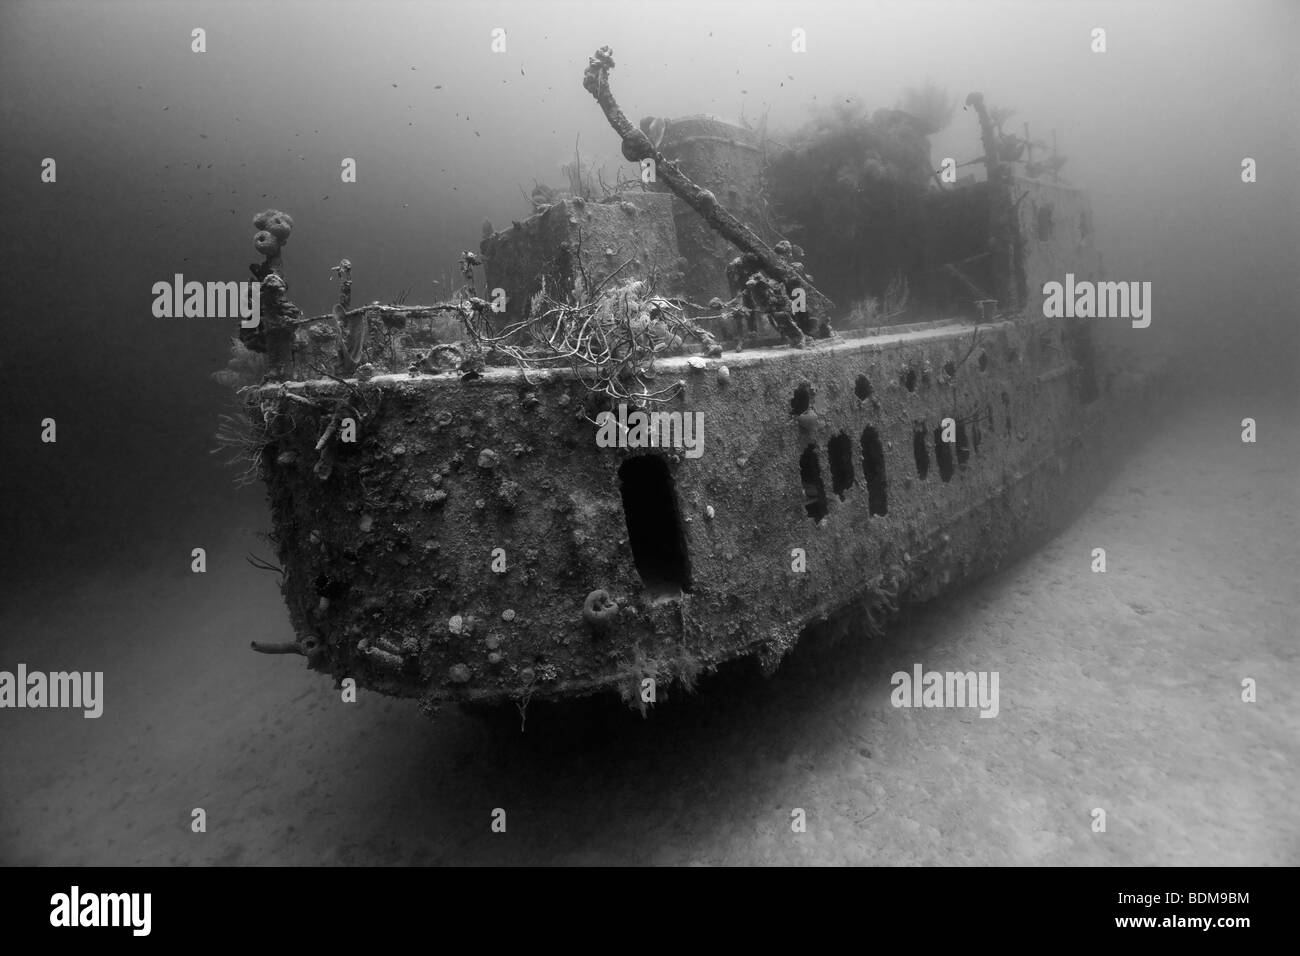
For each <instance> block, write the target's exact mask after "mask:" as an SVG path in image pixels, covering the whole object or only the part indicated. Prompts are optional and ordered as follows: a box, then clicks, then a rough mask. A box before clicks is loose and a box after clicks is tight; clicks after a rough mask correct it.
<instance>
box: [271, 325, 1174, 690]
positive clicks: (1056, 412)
mask: <svg viewBox="0 0 1300 956" xmlns="http://www.w3.org/2000/svg"><path fill="white" fill-rule="evenodd" d="M1069 332H1070V330H1069V329H1067V328H1066V327H1065V326H1063V325H1062V324H1061V323H1060V322H1052V321H1047V320H1043V319H1037V318H1029V319H1024V318H1021V319H1017V320H1015V321H1010V320H1008V321H1001V322H997V323H992V324H983V325H979V326H975V325H972V324H963V323H929V324H927V325H924V326H918V327H910V328H908V329H905V330H902V331H895V330H889V334H882V335H874V336H863V337H859V338H845V339H843V340H840V341H836V342H834V343H831V344H820V345H818V346H817V347H815V348H809V349H803V350H797V349H783V348H776V349H756V350H751V351H746V352H739V353H730V354H728V355H726V356H724V357H722V358H718V359H707V360H705V359H700V358H698V357H691V358H688V357H680V358H671V359H666V360H662V361H660V362H659V363H658V366H657V378H656V382H659V383H661V384H662V385H664V386H667V385H670V384H672V383H673V382H677V381H680V382H681V383H682V384H681V388H680V389H679V390H678V394H677V395H676V397H675V398H673V399H672V400H671V401H669V402H668V403H667V404H665V405H663V406H659V409H658V410H660V411H661V412H679V413H681V415H683V416H694V417H693V421H695V422H698V423H699V424H700V427H701V431H700V433H699V434H698V435H697V436H695V438H696V439H697V440H698V439H701V438H702V445H700V444H691V445H690V446H689V447H688V446H687V443H686V442H681V443H680V444H681V445H682V447H644V442H639V441H638V440H637V438H638V436H637V435H636V434H635V433H632V434H629V433H626V432H624V433H622V434H623V440H622V441H621V443H616V445H615V447H602V445H607V444H609V442H601V441H598V440H597V439H598V435H599V434H600V429H599V428H598V427H597V425H596V424H594V423H593V421H592V419H593V417H596V416H597V413H598V411H599V410H600V406H599V404H598V403H595V402H593V394H592V392H591V390H590V382H589V381H588V380H586V379H584V378H583V377H582V376H580V375H574V374H572V373H567V372H565V373H548V374H531V375H529V376H528V378H527V379H525V378H524V377H523V376H522V374H521V373H519V372H518V371H517V370H514V369H510V370H507V369H497V368H488V369H486V370H484V372H483V374H482V375H480V376H478V377H472V378H469V379H462V377H461V376H460V375H454V374H447V375H424V376H416V377H412V376H408V375H391V376H379V377H376V378H374V379H372V380H370V381H368V382H364V383H361V382H351V383H341V382H338V381H319V382H300V383H290V384H287V385H284V386H277V387H267V388H263V389H262V390H260V391H259V392H258V393H257V395H256V397H255V399H254V415H255V417H258V416H260V417H261V419H262V421H263V423H265V421H266V418H267V413H268V412H269V415H270V419H271V422H270V424H271V426H272V427H269V428H268V429H267V432H266V434H267V435H268V443H267V445H266V447H265V449H264V451H263V463H264V464H263V471H264V476H265V478H266V481H267V486H268V491H269V498H270V503H271V511H272V517H273V521H274V537H275V540H276V542H277V545H278V548H279V557H280V561H281V565H282V567H283V568H284V570H285V576H284V579H283V584H282V589H283V592H284V596H285V599H286V602H287V604H288V607H289V610H290V614H291V618H292V622H293V626H294V628H295V631H296V632H297V634H298V637H299V641H300V644H301V645H302V646H303V647H304V648H306V649H307V651H308V660H309V665H310V666H312V667H313V668H315V669H318V670H321V671H324V672H327V673H329V674H331V675H332V676H333V677H334V678H335V679H336V681H342V680H344V679H346V678H352V679H354V680H355V681H356V683H357V684H358V685H359V686H362V687H368V688H371V689H373V690H376V691H379V692H381V693H385V694H391V695H396V696H406V697H418V698H421V699H422V700H424V701H425V702H426V703H429V704H436V703H438V702H441V701H460V702H478V703H492V702H505V701H515V702H526V701H528V700H533V699H559V698H564V697H574V696H583V695H588V694H592V693H597V692H602V691H609V690H616V691H618V692H619V693H621V694H622V695H623V696H624V698H625V699H627V700H629V701H630V702H633V703H639V704H644V703H645V702H646V701H647V700H648V699H657V698H658V697H660V696H662V695H663V694H664V693H665V692H666V691H668V690H669V688H670V687H672V686H674V685H685V686H687V687H690V686H691V685H693V683H694V681H695V680H696V678H697V677H698V676H699V675H700V674H702V673H705V672H708V671H710V670H712V669H714V668H716V667H717V666H719V665H720V664H722V663H724V662H726V661H729V660H732V659H736V658H739V657H744V656H748V655H754V656H757V658H758V659H759V660H760V661H761V662H762V663H763V664H764V666H765V667H768V668H770V667H774V666H775V665H776V664H777V663H778V662H779V661H780V659H781V657H782V656H783V655H784V654H785V653H786V652H787V651H788V650H789V649H790V647H791V646H793V644H794V643H795V642H796V641H797V639H798V638H799V636H800V634H801V633H803V632H804V631H805V630H806V629H807V628H809V627H810V626H813V625H816V624H818V623H819V622H823V621H825V620H827V619H828V618H829V617H831V616H832V615H837V614H838V616H839V617H840V619H841V620H843V619H844V613H843V612H844V611H845V609H851V611H850V615H849V617H850V618H851V620H853V621H856V622H857V624H858V625H860V626H859V627H858V628H857V629H858V630H859V631H860V632H861V633H862V634H863V635H869V634H871V633H874V632H876V631H878V630H879V628H880V627H881V626H882V625H883V623H884V621H885V620H887V619H888V617H889V616H890V615H892V614H893V613H894V612H896V610H897V609H898V608H899V607H900V606H902V605H904V604H907V603H910V602H917V601H924V600H928V599H931V598H933V597H935V596H936V595H939V594H941V593H943V592H945V591H947V590H950V589H952V588H954V587H957V586H959V585H960V584H961V583H962V582H964V581H968V580H970V579H972V578H974V577H977V576H979V575H982V574H986V573H989V572H991V571H993V570H995V569H996V568H997V567H999V566H1000V565H1001V564H1002V563H1004V562H1006V561H1007V560H1009V559H1011V558H1012V557H1014V556H1015V555H1016V554H1018V553H1020V552H1022V551H1023V550H1024V549H1025V548H1027V547H1029V546H1031V545H1032V544H1034V543H1036V542H1038V541H1041V540H1042V539H1043V537H1044V536H1046V535H1047V534H1050V533H1051V532H1052V531H1053V530H1055V529H1057V528H1058V527H1060V525H1061V524H1062V523H1063V522H1064V521H1066V520H1068V517H1069V516H1070V515H1071V514H1073V513H1074V511H1075V510H1076V509H1077V508H1078V506H1079V505H1080V504H1082V503H1083V502H1084V501H1086V500H1087V498H1088V496H1089V495H1090V494H1092V493H1093V492H1094V491H1095V489H1096V487H1097V483H1098V480H1099V478H1100V476H1101V475H1102V474H1103V473H1104V467H1105V464H1106V462H1107V461H1108V460H1110V459H1111V458H1113V456H1114V453H1115V451H1116V450H1117V449H1118V448H1119V447H1120V446H1121V445H1122V437H1123V432H1124V431H1125V429H1126V423H1130V422H1132V420H1133V418H1134V416H1133V410H1134V409H1135V408H1136V407H1138V406H1139V405H1140V404H1141V403H1142V402H1143V401H1145V400H1146V399H1147V398H1148V394H1147V393H1148V392H1149V387H1150V381H1149V378H1148V377H1146V376H1141V375H1135V374H1129V373H1120V372H1118V371H1116V370H1113V369H1108V368H1105V367H1103V366H1100V365H1099V364H1098V359H1097V358H1096V357H1095V356H1094V354H1093V351H1092V348H1091V346H1090V345H1086V343H1087V342H1089V341H1090V340H1089V338H1088V337H1087V336H1086V335H1080V334H1068V333H1069ZM1076 332H1077V330H1076ZM1080 343H1085V345H1084V346H1081V345H1080ZM723 366H725V369H723V368H722V367H723ZM285 392H288V393H292V394H293V395H295V396H297V398H296V399H290V398H288V397H286V396H285V394H284V393H285ZM347 418H351V419H353V420H354V423H355V424H356V434H355V441H352V442H348V441H343V440H340V438H341V436H342V435H343V429H342V427H341V426H338V425H336V426H335V427H334V428H333V431H331V426H330V424H329V423H330V422H336V423H337V422H339V421H341V420H343V419H347ZM602 421H603V419H602ZM270 436H274V437H273V438H272V437H270ZM674 436H676V437H678V438H681V437H682V436H681V433H671V434H669V433H663V435H662V437H664V438H665V439H668V440H667V441H666V442H665V444H668V445H671V444H673V442H672V440H671V439H672V438H673V437H674ZM606 437H608V432H607V433H606ZM642 437H644V436H642ZM618 444H621V445H622V446H623V447H618ZM1086 566H1087V565H1086V562H1085V558H1084V557H1081V568H1084V569H1086ZM598 592H603V594H601V593H598Z"/></svg>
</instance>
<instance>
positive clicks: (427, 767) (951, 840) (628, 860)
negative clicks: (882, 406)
mask: <svg viewBox="0 0 1300 956" xmlns="http://www.w3.org/2000/svg"><path fill="white" fill-rule="evenodd" d="M1247 415H1250V416H1252V417H1254V418H1256V420H1257V421H1258V423H1259V433H1260V440H1259V442H1258V443H1257V444H1253V445H1248V444H1243V443H1242V442H1241V440H1240V430H1241V429H1240V422H1241V419H1242V418H1243V417H1245V416H1247ZM1298 421H1300V417H1298V416H1297V410H1296V408H1295V407H1292V406H1287V405H1281V404H1279V403H1278V402H1277V401H1276V400H1272V401H1269V402H1265V401H1264V400H1257V401H1254V402H1250V401H1233V402H1224V403H1223V404H1221V405H1216V406H1212V407H1211V406H1205V407H1203V408H1200V409H1187V410H1185V411H1183V412H1181V413H1180V414H1179V415H1178V416H1177V417H1176V418H1175V419H1174V420H1173V421H1171V422H1169V423H1168V424H1166V425H1162V426H1161V429H1160V431H1159V432H1158V433H1157V434H1155V435H1153V436H1152V437H1151V439H1150V440H1149V442H1148V443H1147V444H1146V445H1145V446H1144V447H1143V448H1142V449H1141V450H1140V451H1139V452H1138V453H1137V454H1136V455H1135V456H1134V457H1133V458H1131V459H1130V460H1129V461H1128V462H1127V463H1126V464H1125V465H1124V466H1123V468H1122V469H1121V470H1120V472H1119V473H1118V475H1117V477H1116V478H1115V479H1114V481H1113V482H1112V483H1111V484H1110V485H1109V487H1108V488H1107V489H1106V490H1105V491H1104V492H1103V493H1102V494H1101V495H1100V496H1099V497H1098V498H1097V499H1096V500H1095V501H1094V503H1093V504H1092V506H1091V507H1090V508H1089V509H1088V510H1087V511H1086V512H1085V513H1084V514H1083V515H1082V516H1081V517H1080V518H1079V520H1077V521H1076V522H1075V523H1074V524H1073V525H1071V526H1070V527H1069V528H1068V529H1066V530H1065V531H1064V532H1063V533H1062V534H1061V535H1060V536H1058V537H1057V538H1055V539H1054V540H1053V541H1052V542H1051V543H1049V544H1048V545H1047V546H1046V547H1044V548H1043V549H1041V550H1039V551H1038V552H1036V553H1035V554H1033V555H1032V556H1030V557H1029V558H1027V559H1025V560H1023V561H1021V562H1019V563H1017V564H1015V565H1014V566H1012V567H1010V568H1008V569H1006V570H1004V571H1002V572H1001V573H1000V574H998V575H997V576H996V577H994V578H991V579H988V580H986V581H984V582H982V583H980V584H977V585H975V586H974V587H972V588H969V589H967V590H965V591H963V592H961V593H959V594H957V595H955V596H954V597H952V598H951V599H948V600H945V601H942V602H939V603H937V604H935V605H933V606H930V607H928V608H924V609H921V610H918V611H914V612H912V613H911V614H910V615H909V616H908V617H907V619H906V620H903V621H901V622H899V623H898V624H896V625H895V626H894V627H893V628H892V629H891V632H890V633H889V635H888V636H887V637H886V638H884V639H883V640H877V641H870V640H867V639H865V638H864V639H863V640H862V641H861V642H860V643H857V644H854V643H853V642H851V641H849V642H841V643H840V644H839V645H838V646H837V647H834V648H825V647H815V648H811V649H800V650H798V651H796V653H795V654H794V655H792V657H791V658H790V659H788V660H787V662H786V663H785V665H784V666H783V667H782V669H781V670H780V671H779V672H778V674H777V675H776V676H775V677H774V678H772V679H763V678H762V677H761V676H759V675H757V674H753V673H750V672H749V671H747V670H743V671H736V672H734V673H730V674H724V675H723V676H721V677H719V678H716V679H713V680H712V681H708V682H704V683H703V684H702V685H701V688H700V689H699V692H698V693H697V694H696V695H695V696H693V697H690V698H686V699H676V700H673V701H670V702H667V703H666V704H661V706H660V707H659V708H658V709H657V710H656V712H654V714H653V715H652V716H651V717H650V719H648V720H642V719H641V718H640V717H638V716H636V715H635V714H632V713H629V712H627V711H625V710H623V709H622V708H621V706H619V705H617V704H612V703H608V704H604V705H600V704H597V705H585V706H579V707H573V708H566V709H563V710H561V711H556V710H554V709H540V708H539V709H536V710H535V711H533V712H530V713H529V715H528V725H527V732H526V733H524V734H520V733H519V732H518V720H517V718H511V717H510V716H509V715H506V716H504V717H503V718H502V719H500V720H496V721H491V720H489V721H484V720H481V719H478V718H474V717H470V716H466V715H464V714H462V713H460V712H459V711H458V710H456V709H454V708H448V709H445V710H444V712H443V713H442V715H441V716H440V717H439V718H438V719H437V721H435V722H432V723H431V722H429V721H427V720H425V719H424V718H423V717H421V716H420V714H419V713H418V711H417V709H416V706H415V704H414V702H412V701H395V700H389V699H385V698H382V697H377V696H375V695H372V694H369V693H368V692H366V691H364V690H363V691H361V692H360V695H359V696H360V699H359V700H358V702H356V703H353V704H344V703H342V702H341V700H340V695H339V693H338V692H337V691H335V690H334V689H333V687H332V683H331V681H329V680H328V679H326V678H323V677H321V676H320V675H316V674H312V673H309V672H307V671H306V670H305V668H304V665H303V663H302V659H301V658H297V657H263V656H260V655H257V654H253V653H252V652H251V651H249V650H248V642H249V640H250V639H258V640H266V641H282V640H288V639H290V637H291V634H290V632H289V625H288V614H287V612H286V610H285V608H284V606H283V604H282V603H281V600H280V596H279V593H278V591H277V590H276V587H275V584H274V576H273V575H269V574H266V573H265V572H259V571H255V570H253V569H252V568H250V567H249V566H248V565H247V564H245V563H244V561H243V560H242V558H243V554H244V553H245V552H246V551H248V550H250V549H253V550H256V549H258V548H260V549H261V550H262V551H265V550H266V549H265V546H262V545H260V544H259V543H258V542H255V541H254V540H253V538H252V534H251V531H248V530H246V531H244V533H243V534H242V536H241V535H239V534H235V535H232V537H231V539H230V540H229V541H227V542H225V543H223V544H222V546H221V547H220V548H216V549H210V550H209V555H208V559H209V570H208V573H206V574H204V575H193V574H188V573H184V571H180V572H178V571H176V570H174V569H173V570H172V571H170V572H168V574H166V575H153V576H146V575H137V576H134V577H132V576H123V575H119V574H114V573H106V574H105V575H104V576H103V577H100V578H97V579H95V580H91V581H87V582H83V583H81V584H79V585H73V586H64V587H62V588H61V589H59V590H57V591H56V590H54V589H53V588H51V589H49V590H48V591H42V592H40V593H29V594H26V595H19V596H11V597H10V598H9V599H8V600H7V602H6V603H5V605H4V606H3V610H0V636H2V639H3V641H4V645H5V652H4V655H3V658H0V668H4V669H8V670H12V669H13V668H14V667H15V666H16V664H17V663H18V662H19V661H22V662H25V663H27V665H28V667H29V668H32V669H39V670H47V671H53V670H63V669H73V668H75V669H77V670H103V671H104V672H105V677H104V683H105V692H104V695H105V709H104V715H103V717H102V718H100V719H98V720H86V719H83V718H82V717H81V715H80V713H79V712H68V711H51V710H45V711H33V710H5V711H0V768H3V772H0V862H2V863H5V864H96V865H131V864H163V865H167V864H172V865H210V864H217V865H232V864H233V865H248V864H289V865H304V864H305V865H312V864H425V863H430V864H518V863H558V864H572V863H579V864H605V863H612V864H634V863H636V864H639V863H651V864H787V863H788V864H808V863H814V864H838V863H855V864H917V863H920V864H994V865H1002V864H1078V865H1129V864H1155V865H1187V864H1195V865H1221V864H1248V865H1257V864H1264V865H1269V864H1290V865H1295V864H1300V801H1297V800H1296V799H1295V793H1296V792H1297V790H1298V789H1300V706H1297V704H1298V703H1300V700H1298V698H1300V694H1297V685H1298V684H1300V680H1298V678H1300V669H1298V668H1297V634H1298V633H1300V627H1298V625H1300V596H1298V595H1297V588H1298V583H1297V577H1298V575H1297V568H1300V533H1298V532H1300V527H1298V525H1300V427H1298V426H1297V422H1298ZM1095 547H1103V548H1105V549H1106V552H1107V564H1108V570H1107V573H1105V574H1094V573H1092V572H1091V571H1090V569H1089V564H1090V561H1091V552H1092V549H1093V548H1095ZM188 548H189V545H188V544H187V545H186V546H185V548H184V549H183V551H184V554H185V555H186V557H185V562H188ZM183 563H184V562H183ZM915 663H920V664H922V665H923V666H924V667H925V668H926V669H927V670H931V669H933V670H940V671H950V670H960V671H966V670H976V671H980V670H984V671H994V670H995V671H997V672H998V673H999V676H1000V698H1001V699H1000V713H999V714H998V716H997V717H996V718H995V719H981V718H980V717H979V716H978V714H977V712H976V711H974V710H956V709H947V710H938V709H910V710H909V709H895V708H894V707H892V706H891V705H890V691H891V686H890V675H891V674H893V673H894V672H895V671H900V670H902V671H908V672H910V671H911V670H912V667H913V665H914V664H915ZM1246 677H1251V678H1254V679H1255V680H1256V681H1257V682H1258V701H1257V702H1255V703H1243V702H1242V700H1241V681H1242V679H1243V678H1246ZM195 807H202V808H203V809H204V810H205V811H206V814H207V826H208V828H207V832H206V833H193V832H191V829H190V820H191V811H192V809H193V808H195ZM498 807H500V808H504V809H505V810H506V813H507V831H506V833H504V834H500V833H493V832H491V828H490V824H491V819H492V811H493V810H494V808H498ZM796 807H797V808H802V809H803V810H804V811H805V813H806V817H807V832H805V833H794V832H792V830H791V811H792V810H793V809H794V808H796ZM1097 807H1100V808H1103V809H1105V811H1106V815H1107V816H1106V822H1107V827H1106V832H1104V833H1094V832H1093V831H1092V828H1091V823H1092V816H1091V811H1092V810H1093V808H1097Z"/></svg>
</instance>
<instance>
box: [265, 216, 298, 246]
mask: <svg viewBox="0 0 1300 956" xmlns="http://www.w3.org/2000/svg"><path fill="white" fill-rule="evenodd" d="M264 228H265V229H266V231H267V232H269V233H270V234H271V235H273V236H275V238H276V239H278V240H279V242H280V244H281V245H283V244H284V243H286V242H288V241H289V233H291V232H293V220H292V219H291V218H290V217H289V214H288V213H287V212H277V213H276V214H275V215H273V216H271V217H270V218H269V219H267V221H266V226H265V227H264Z"/></svg>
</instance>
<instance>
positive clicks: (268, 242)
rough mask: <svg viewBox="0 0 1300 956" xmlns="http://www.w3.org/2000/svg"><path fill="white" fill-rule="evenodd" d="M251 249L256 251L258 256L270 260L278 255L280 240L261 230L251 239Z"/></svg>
mask: <svg viewBox="0 0 1300 956" xmlns="http://www.w3.org/2000/svg"><path fill="white" fill-rule="evenodd" d="M253 248H255V249H256V250H257V252H258V254H259V255H263V256H266V257H267V258H268V259H271V258H274V257H275V256H278V255H279V254H280V240H279V239H277V238H275V236H273V235H272V234H271V233H269V232H267V231H266V230H265V229H263V230H262V231H261V232H259V233H258V234H257V235H255V236H254V237H253Z"/></svg>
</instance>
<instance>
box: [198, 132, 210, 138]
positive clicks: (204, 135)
mask: <svg viewBox="0 0 1300 956" xmlns="http://www.w3.org/2000/svg"><path fill="white" fill-rule="evenodd" d="M207 138H208V134H207V133H199V139H207Z"/></svg>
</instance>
